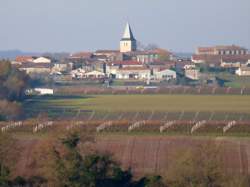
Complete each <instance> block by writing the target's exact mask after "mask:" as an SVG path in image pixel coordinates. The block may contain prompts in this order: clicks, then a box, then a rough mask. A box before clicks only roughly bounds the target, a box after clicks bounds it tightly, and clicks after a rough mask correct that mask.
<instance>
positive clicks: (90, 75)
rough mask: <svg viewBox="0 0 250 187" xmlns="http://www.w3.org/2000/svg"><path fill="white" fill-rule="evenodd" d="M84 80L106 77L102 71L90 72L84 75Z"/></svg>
mask: <svg viewBox="0 0 250 187" xmlns="http://www.w3.org/2000/svg"><path fill="white" fill-rule="evenodd" d="M83 77H84V78H95V79H100V78H104V77H105V73H103V72H100V71H90V72H87V73H85V74H84V75H83Z"/></svg>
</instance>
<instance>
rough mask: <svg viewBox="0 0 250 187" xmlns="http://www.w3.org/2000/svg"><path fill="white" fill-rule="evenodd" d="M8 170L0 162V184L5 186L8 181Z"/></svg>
mask: <svg viewBox="0 0 250 187" xmlns="http://www.w3.org/2000/svg"><path fill="white" fill-rule="evenodd" d="M9 174H10V171H9V169H8V168H7V167H5V166H4V165H2V164H1V162H0V186H7V185H8V183H9V181H8V178H9Z"/></svg>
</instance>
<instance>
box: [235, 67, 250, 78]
mask: <svg viewBox="0 0 250 187" xmlns="http://www.w3.org/2000/svg"><path fill="white" fill-rule="evenodd" d="M235 74H236V75H239V76H250V67H240V68H239V69H237V70H236V71H235Z"/></svg>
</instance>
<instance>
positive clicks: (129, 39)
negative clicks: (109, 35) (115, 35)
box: [120, 23, 136, 53]
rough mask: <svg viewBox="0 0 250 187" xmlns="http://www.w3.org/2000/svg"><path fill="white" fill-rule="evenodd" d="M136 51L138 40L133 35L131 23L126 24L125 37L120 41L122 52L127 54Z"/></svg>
mask: <svg viewBox="0 0 250 187" xmlns="http://www.w3.org/2000/svg"><path fill="white" fill-rule="evenodd" d="M131 51H136V39H135V37H134V35H133V32H132V29H131V27H130V25H129V23H127V24H126V27H125V31H124V34H123V37H122V39H121V41H120V52H121V53H126V52H131Z"/></svg>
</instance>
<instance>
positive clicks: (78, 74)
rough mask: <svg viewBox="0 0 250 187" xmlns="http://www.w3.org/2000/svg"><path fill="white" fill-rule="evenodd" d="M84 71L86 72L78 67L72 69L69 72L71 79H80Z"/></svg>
mask: <svg viewBox="0 0 250 187" xmlns="http://www.w3.org/2000/svg"><path fill="white" fill-rule="evenodd" d="M85 72H86V71H85V70H84V69H82V68H78V69H74V70H72V71H71V72H70V74H71V77H72V78H73V79H82V78H84V75H85Z"/></svg>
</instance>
